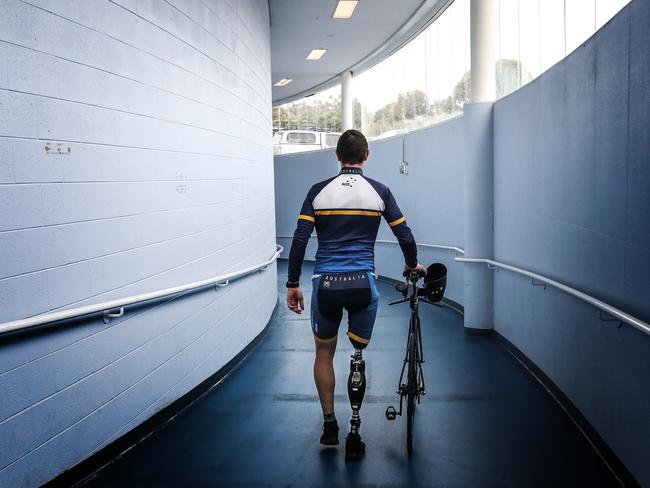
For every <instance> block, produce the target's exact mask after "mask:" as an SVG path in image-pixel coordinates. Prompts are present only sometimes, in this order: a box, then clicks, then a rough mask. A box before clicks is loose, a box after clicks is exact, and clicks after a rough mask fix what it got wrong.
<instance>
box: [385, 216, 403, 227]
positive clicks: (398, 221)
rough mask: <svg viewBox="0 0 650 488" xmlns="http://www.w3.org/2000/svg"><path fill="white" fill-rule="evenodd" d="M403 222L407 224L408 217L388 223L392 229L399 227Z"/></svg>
mask: <svg viewBox="0 0 650 488" xmlns="http://www.w3.org/2000/svg"><path fill="white" fill-rule="evenodd" d="M402 222H406V217H400V218H399V219H397V220H393V221H392V222H388V225H390V226H391V227H395V226H396V225H399V224H401V223H402Z"/></svg>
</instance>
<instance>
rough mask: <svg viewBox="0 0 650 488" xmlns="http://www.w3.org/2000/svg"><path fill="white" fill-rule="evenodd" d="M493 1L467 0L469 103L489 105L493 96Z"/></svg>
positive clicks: (494, 86)
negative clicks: (468, 11)
mask: <svg viewBox="0 0 650 488" xmlns="http://www.w3.org/2000/svg"><path fill="white" fill-rule="evenodd" d="M496 3H497V0H471V4H470V37H471V63H472V64H471V69H472V83H471V91H472V102H492V101H494V97H495V92H496V81H495V73H494V72H495V68H494V62H495V44H496V43H495V38H496V27H497V22H496V21H497V8H496V7H497V5H496Z"/></svg>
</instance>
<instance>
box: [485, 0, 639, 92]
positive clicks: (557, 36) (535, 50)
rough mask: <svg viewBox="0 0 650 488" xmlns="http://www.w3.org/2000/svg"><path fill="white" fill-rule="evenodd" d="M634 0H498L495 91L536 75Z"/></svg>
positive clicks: (508, 87)
mask: <svg viewBox="0 0 650 488" xmlns="http://www.w3.org/2000/svg"><path fill="white" fill-rule="evenodd" d="M628 3H629V0H499V16H498V18H499V27H498V34H499V52H498V57H497V62H496V77H497V78H496V86H497V93H496V97H497V98H501V97H503V96H505V95H507V94H508V93H511V92H512V91H514V90H516V89H517V88H519V87H520V86H522V85H525V84H526V83H528V82H529V81H530V80H532V79H534V78H536V77H537V76H539V75H540V73H542V72H544V71H545V70H547V69H548V68H550V67H551V66H553V65H554V64H555V63H557V62H558V61H560V60H561V59H562V58H564V57H565V56H566V55H568V54H569V53H571V52H572V51H573V50H575V49H576V48H577V47H578V46H580V44H582V43H583V42H584V41H586V40H587V39H588V38H589V37H590V36H591V35H592V34H593V33H594V32H596V30H597V29H599V28H600V27H602V25H603V24H605V23H606V22H607V21H608V20H609V19H611V18H612V17H613V16H614V15H616V13H617V12H618V11H619V10H621V9H622V8H623V7H624V6H625V5H627V4H628Z"/></svg>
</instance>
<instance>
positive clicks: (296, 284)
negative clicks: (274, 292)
mask: <svg viewBox="0 0 650 488" xmlns="http://www.w3.org/2000/svg"><path fill="white" fill-rule="evenodd" d="M285 286H286V287H287V288H300V282H299V281H287V282H286V284H285Z"/></svg>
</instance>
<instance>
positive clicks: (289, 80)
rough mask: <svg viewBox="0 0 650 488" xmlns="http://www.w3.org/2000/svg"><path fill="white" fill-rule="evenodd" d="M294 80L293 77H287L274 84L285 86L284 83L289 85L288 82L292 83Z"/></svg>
mask: <svg viewBox="0 0 650 488" xmlns="http://www.w3.org/2000/svg"><path fill="white" fill-rule="evenodd" d="M292 81H293V79H291V78H289V79H287V78H282V79H281V80H280V81H278V82H276V83H275V85H274V86H284V85H288V84H289V83H291V82H292Z"/></svg>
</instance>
